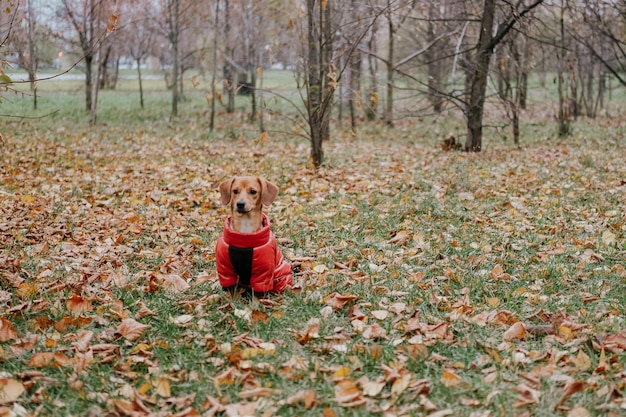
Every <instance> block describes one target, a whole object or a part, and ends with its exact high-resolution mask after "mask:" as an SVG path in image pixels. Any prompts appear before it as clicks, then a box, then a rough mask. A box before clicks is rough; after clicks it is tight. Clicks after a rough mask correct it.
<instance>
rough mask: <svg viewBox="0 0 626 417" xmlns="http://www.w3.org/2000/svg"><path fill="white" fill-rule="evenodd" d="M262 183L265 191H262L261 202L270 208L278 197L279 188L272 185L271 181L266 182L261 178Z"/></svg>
mask: <svg viewBox="0 0 626 417" xmlns="http://www.w3.org/2000/svg"><path fill="white" fill-rule="evenodd" d="M259 181H260V182H261V186H262V187H263V190H262V191H261V202H262V203H263V204H265V205H266V206H269V205H270V204H272V203H273V202H274V200H276V196H277V195H278V187H277V186H275V185H274V184H272V183H271V182H269V181H266V180H264V179H263V178H259Z"/></svg>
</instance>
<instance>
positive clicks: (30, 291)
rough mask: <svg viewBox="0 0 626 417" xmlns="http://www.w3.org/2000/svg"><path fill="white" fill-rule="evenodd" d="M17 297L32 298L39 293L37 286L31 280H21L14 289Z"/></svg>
mask: <svg viewBox="0 0 626 417" xmlns="http://www.w3.org/2000/svg"><path fill="white" fill-rule="evenodd" d="M15 293H16V294H17V296H18V297H20V298H21V299H25V298H33V297H35V296H36V295H37V294H39V286H38V285H37V284H34V283H32V282H22V283H21V284H19V286H18V287H17V291H15Z"/></svg>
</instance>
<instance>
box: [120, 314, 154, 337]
mask: <svg viewBox="0 0 626 417" xmlns="http://www.w3.org/2000/svg"><path fill="white" fill-rule="evenodd" d="M148 327H150V326H148V325H146V324H141V323H139V322H138V321H135V320H134V319H131V318H127V319H124V320H122V322H121V323H120V325H119V326H118V327H117V330H116V331H115V334H116V335H119V336H120V337H123V338H124V339H126V340H129V341H131V342H133V341H135V340H137V339H139V337H141V335H142V334H143V332H144V331H145V330H146V329H147V328H148Z"/></svg>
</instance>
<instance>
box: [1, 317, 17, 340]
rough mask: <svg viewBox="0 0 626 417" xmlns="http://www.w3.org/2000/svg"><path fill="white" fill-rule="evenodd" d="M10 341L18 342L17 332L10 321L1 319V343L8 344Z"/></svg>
mask: <svg viewBox="0 0 626 417" xmlns="http://www.w3.org/2000/svg"><path fill="white" fill-rule="evenodd" d="M9 340H17V332H16V331H15V329H14V328H13V324H12V323H11V322H10V321H9V320H7V319H5V318H4V317H0V342H8V341H9Z"/></svg>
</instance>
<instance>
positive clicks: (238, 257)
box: [215, 176, 293, 294]
mask: <svg viewBox="0 0 626 417" xmlns="http://www.w3.org/2000/svg"><path fill="white" fill-rule="evenodd" d="M219 191H220V200H221V202H222V204H225V205H229V206H230V216H228V218H227V219H226V222H225V224H224V230H223V232H222V234H221V235H220V237H219V238H218V240H217V244H216V247H215V259H216V266H217V275H218V278H219V280H220V285H221V286H222V288H223V289H224V290H225V291H228V292H231V293H232V292H234V291H235V290H236V289H238V288H241V289H243V290H244V291H252V292H253V293H255V294H268V293H271V294H277V293H281V292H283V291H285V290H286V289H288V288H290V287H291V286H292V285H293V272H292V267H291V264H290V263H289V262H287V261H286V260H285V258H284V257H283V255H282V253H281V251H280V249H279V247H278V243H277V241H276V236H274V233H273V232H272V230H271V229H270V221H269V219H268V217H267V215H266V214H265V213H264V212H263V206H264V205H266V206H269V205H271V204H272V203H273V202H274V200H275V199H276V197H277V196H278V187H277V186H276V185H274V184H272V183H271V182H269V181H267V180H265V179H264V178H261V177H258V176H240V177H234V178H232V179H229V180H225V181H222V182H221V183H220V185H219Z"/></svg>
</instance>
